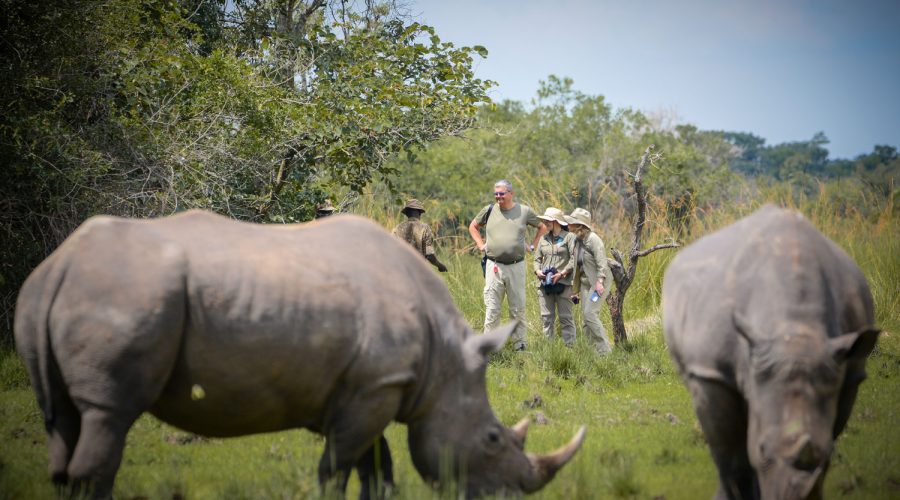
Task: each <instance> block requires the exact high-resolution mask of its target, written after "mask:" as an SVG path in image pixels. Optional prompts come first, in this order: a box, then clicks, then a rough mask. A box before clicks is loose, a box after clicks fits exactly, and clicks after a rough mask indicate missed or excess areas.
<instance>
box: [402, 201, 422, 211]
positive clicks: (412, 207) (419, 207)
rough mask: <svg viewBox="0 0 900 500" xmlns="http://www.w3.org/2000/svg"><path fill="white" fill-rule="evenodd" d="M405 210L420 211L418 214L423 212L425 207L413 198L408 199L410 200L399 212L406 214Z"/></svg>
mask: <svg viewBox="0 0 900 500" xmlns="http://www.w3.org/2000/svg"><path fill="white" fill-rule="evenodd" d="M407 210H418V211H420V212H424V211H425V206H424V205H422V202H421V201H419V200H417V199H415V198H410V199H409V200H408V201H407V202H406V206H405V207H403V210H401V212H403V213H406V212H407Z"/></svg>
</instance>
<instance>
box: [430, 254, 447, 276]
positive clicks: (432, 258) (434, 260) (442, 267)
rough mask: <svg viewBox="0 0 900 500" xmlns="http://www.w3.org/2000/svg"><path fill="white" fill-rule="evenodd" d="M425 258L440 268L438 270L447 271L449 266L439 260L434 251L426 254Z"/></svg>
mask: <svg viewBox="0 0 900 500" xmlns="http://www.w3.org/2000/svg"><path fill="white" fill-rule="evenodd" d="M425 258H426V259H428V262H431V264H432V265H433V266H434V267H436V268H437V269H438V271H440V272H442V273H446V272H447V266H445V265H444V264H442V263H441V261H439V260H438V258H437V256H436V255H434V254H433V253H432V254H428V255H426V256H425Z"/></svg>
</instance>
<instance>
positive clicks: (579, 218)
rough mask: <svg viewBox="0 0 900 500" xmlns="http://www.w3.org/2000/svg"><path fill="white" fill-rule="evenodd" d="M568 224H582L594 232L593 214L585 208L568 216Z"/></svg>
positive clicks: (573, 211)
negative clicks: (592, 224)
mask: <svg viewBox="0 0 900 500" xmlns="http://www.w3.org/2000/svg"><path fill="white" fill-rule="evenodd" d="M566 222H568V223H569V224H581V225H582V226H586V227H587V228H588V229H590V230H591V231H593V230H594V228H593V226H591V213H590V212H588V211H587V210H585V209H583V208H576V209H575V210H572V214H571V215H567V216H566Z"/></svg>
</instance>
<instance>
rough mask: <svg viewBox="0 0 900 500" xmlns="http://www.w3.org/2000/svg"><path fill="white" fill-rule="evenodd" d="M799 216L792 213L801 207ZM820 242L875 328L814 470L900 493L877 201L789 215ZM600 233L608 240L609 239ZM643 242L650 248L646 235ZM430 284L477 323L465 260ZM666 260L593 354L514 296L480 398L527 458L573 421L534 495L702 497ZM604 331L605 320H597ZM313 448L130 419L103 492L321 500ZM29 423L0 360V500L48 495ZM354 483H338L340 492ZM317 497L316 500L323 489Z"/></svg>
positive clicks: (895, 247)
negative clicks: (842, 425)
mask: <svg viewBox="0 0 900 500" xmlns="http://www.w3.org/2000/svg"><path fill="white" fill-rule="evenodd" d="M801 208H802V207H801ZM749 210H750V207H743V208H737V209H735V212H734V213H731V214H714V215H711V216H708V217H706V218H705V219H703V220H702V221H698V223H697V224H696V225H695V228H694V232H695V233H696V234H693V233H692V235H690V236H689V237H688V238H687V239H688V241H690V240H692V239H694V238H696V237H697V236H699V235H700V234H703V233H705V232H708V231H709V230H712V229H714V228H717V227H721V226H723V225H725V224H726V223H728V222H729V221H730V220H733V218H734V217H736V216H738V215H740V214H741V213H747V212H748V211H749ZM804 211H805V213H807V214H810V218H811V220H813V222H814V223H816V225H817V226H818V227H820V228H821V229H822V230H823V232H824V233H825V234H827V235H828V236H829V237H831V238H832V239H834V240H835V241H836V242H838V243H839V244H840V245H841V246H842V247H844V248H845V249H847V251H848V253H850V255H851V256H852V257H853V258H854V259H855V260H856V261H857V262H858V263H859V264H860V267H862V268H863V271H864V272H865V274H866V276H867V277H868V279H869V282H870V285H871V287H872V290H873V295H874V296H875V302H876V314H877V321H878V326H880V327H881V328H882V329H884V330H885V331H884V333H883V334H882V336H881V338H880V340H879V344H878V346H877V347H876V349H875V352H873V354H872V356H871V357H870V359H869V362H868V365H867V368H868V371H869V379H868V380H867V381H866V382H865V383H864V384H863V385H862V387H861V389H860V393H859V398H858V401H857V404H856V406H855V409H854V412H853V416H852V417H851V419H850V423H849V425H848V427H847V429H846V431H845V432H844V433H843V435H842V436H841V438H840V439H839V440H838V443H837V448H836V452H835V454H834V456H833V460H832V466H831V470H830V471H829V474H828V476H827V480H826V483H825V490H826V496H827V497H831V498H834V497H838V496H844V495H846V496H849V497H850V498H866V499H868V498H876V499H877V498H885V499H887V498H897V497H898V496H900V432H898V431H897V429H898V428H900V391H898V390H897V386H898V382H900V305H898V303H900V298H898V289H897V283H900V259H898V258H897V255H900V230H898V223H897V220H896V218H895V217H894V215H893V208H892V207H885V209H884V210H881V212H880V215H877V216H876V217H874V218H873V217H871V216H868V217H863V216H856V215H852V214H851V215H844V216H841V217H836V216H834V215H832V214H830V213H828V212H827V211H824V210H823V209H822V208H821V207H817V206H813V207H812V209H804ZM611 239H614V238H611ZM650 241H653V240H652V239H651V240H650ZM444 251H445V252H446V253H445V254H443V255H441V260H442V261H443V262H446V263H447V264H448V265H449V266H450V269H451V270H450V273H447V274H444V275H442V276H443V277H444V279H445V280H446V282H447V284H448V286H449V288H450V291H451V293H452V295H453V297H454V299H455V300H456V302H457V305H458V306H459V308H460V310H461V311H462V313H463V314H464V315H465V317H466V319H467V320H468V321H469V322H470V324H472V325H473V327H474V328H475V329H476V330H478V329H479V328H480V325H481V322H482V320H483V314H484V309H483V304H482V300H481V286H482V283H483V281H482V278H481V276H480V266H479V263H478V259H477V258H476V257H474V256H471V255H468V254H466V253H463V252H452V251H449V250H448V249H447V248H444ZM671 255H673V252H667V251H663V252H657V253H656V254H653V256H651V257H650V258H648V259H643V260H641V263H640V266H639V268H638V279H636V281H635V283H634V285H633V287H632V289H631V291H630V292H629V296H628V299H627V301H626V308H625V317H626V321H627V323H626V324H627V326H628V329H629V335H630V342H629V343H628V344H627V345H619V346H617V347H616V349H615V350H614V352H613V353H612V354H610V355H608V356H605V357H600V356H597V355H595V354H593V353H592V352H591V350H590V349H589V346H588V345H587V343H586V342H585V340H584V338H583V337H582V336H581V328H580V318H576V320H577V324H578V325H579V329H578V331H579V338H578V340H577V342H576V345H575V347H574V348H573V349H568V348H566V347H565V346H564V345H563V344H562V341H561V340H559V339H554V340H546V339H544V338H543V337H542V335H541V333H540V320H539V315H538V307H537V296H536V292H535V290H534V288H531V287H529V289H528V293H527V301H528V307H527V317H528V322H529V333H528V334H529V350H528V351H527V352H525V353H514V352H512V351H511V350H509V349H508V348H507V349H504V350H502V351H500V352H498V353H496V354H494V355H493V357H492V360H491V365H490V367H489V369H488V378H487V385H488V394H489V396H490V399H491V404H492V406H493V408H494V411H495V413H496V414H497V415H498V417H499V418H500V419H501V420H502V421H503V422H504V423H505V424H507V425H512V424H513V423H515V422H517V421H518V420H519V419H520V418H522V417H524V416H528V417H530V418H531V419H532V420H533V422H534V423H533V425H532V426H531V429H530V432H529V437H528V443H527V449H528V450H529V451H533V452H538V453H542V452H548V451H551V450H553V449H555V448H557V447H558V446H560V445H561V444H563V443H564V442H566V441H567V440H568V439H569V438H570V437H571V436H572V434H573V433H574V432H575V430H576V429H577V428H578V426H580V425H587V427H588V434H587V439H586V441H585V444H584V448H583V449H582V451H581V452H579V454H578V455H576V457H575V458H574V460H573V461H572V463H571V464H569V465H568V466H567V467H566V468H564V469H563V470H562V471H561V472H560V474H559V475H558V476H557V477H556V478H555V479H554V480H553V481H552V482H551V483H550V484H549V485H548V486H547V487H546V488H545V489H544V490H542V491H541V492H540V493H538V494H537V495H535V496H536V497H537V498H548V499H556V498H566V499H568V498H654V497H664V498H666V499H669V500H673V499H693V498H708V497H710V496H712V494H713V493H714V491H715V488H716V485H717V478H716V471H715V467H714V466H713V464H712V461H711V460H710V457H709V453H708V451H707V448H706V445H705V443H704V440H703V436H702V434H701V433H700V431H699V427H698V425H697V423H696V418H695V417H694V414H693V410H692V407H691V403H690V398H689V396H688V393H687V391H686V390H685V388H684V386H683V385H682V384H681V381H680V379H679V378H678V377H677V375H676V374H675V372H674V369H673V367H672V364H671V361H670V360H669V357H668V354H667V352H666V348H665V345H664V343H663V341H662V333H661V327H660V319H659V297H658V291H659V284H660V282H661V280H662V274H663V272H664V269H665V265H666V264H667V263H668V261H669V259H670V258H671ZM602 319H603V321H604V323H605V324H606V326H607V330H609V329H610V322H609V317H608V313H605V316H604V317H603V318H602ZM386 434H387V439H388V441H389V442H390V445H391V447H392V451H393V457H394V462H395V475H396V479H397V483H398V490H397V498H410V499H418V498H452V497H454V496H455V495H453V494H452V492H450V493H447V492H445V493H444V494H443V495H441V494H439V493H437V492H433V491H432V490H430V489H429V488H428V487H427V486H426V485H425V484H424V483H423V482H422V480H421V479H420V478H419V476H418V474H417V473H416V472H415V469H414V468H413V467H412V464H411V462H410V457H409V453H408V450H407V445H406V428H405V427H403V426H401V425H391V426H390V427H389V428H388V429H387V433H386ZM323 443H324V442H323V440H322V439H321V438H320V437H318V436H316V435H314V434H311V433H309V432H306V431H300V430H298V431H289V432H281V433H275V434H265V435H257V436H247V437H243V438H234V439H195V438H194V437H193V436H191V435H188V434H185V433H183V432H181V431H178V430H177V429H174V428H172V427H170V426H168V425H165V424H163V423H161V422H159V421H157V420H156V419H154V418H153V417H151V416H148V415H145V416H143V417H142V418H141V419H140V420H139V421H138V422H137V423H136V425H135V426H134V428H133V429H132V430H131V433H130V434H129V436H128V444H127V446H126V450H125V457H124V460H123V464H122V467H121V469H120V471H119V475H118V478H117V481H116V489H115V494H116V497H118V498H125V499H137V498H148V499H157V498H159V499H162V498H192V499H219V498H223V499H245V498H246V499H250V498H253V499H257V498H271V499H276V498H278V499H292V498H309V497H318V496H320V492H319V488H318V485H317V484H316V480H315V477H316V468H317V464H318V460H319V454H320V453H321V451H322V448H323ZM46 454H47V451H46V437H45V435H44V431H43V426H42V418H41V415H40V412H39V411H38V409H37V405H36V403H35V400H34V396H33V394H32V392H31V389H30V385H29V382H28V380H27V375H26V373H25V370H24V369H23V367H22V364H21V362H20V361H19V359H18V358H17V357H16V355H15V353H14V352H13V351H11V350H10V349H8V348H6V349H5V350H0V500H2V499H23V498H24V499H30V498H52V497H53V496H54V492H53V489H52V487H51V486H50V483H49V480H48V479H47V477H46V467H47V458H46ZM358 489H359V485H358V482H357V481H356V478H355V477H354V478H352V479H351V482H350V488H349V492H348V495H349V496H350V497H351V498H352V497H355V496H356V495H357V492H358ZM326 496H327V495H326Z"/></svg>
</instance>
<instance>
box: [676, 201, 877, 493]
mask: <svg viewBox="0 0 900 500" xmlns="http://www.w3.org/2000/svg"><path fill="white" fill-rule="evenodd" d="M662 309H663V329H664V334H665V339H666V344H667V345H668V348H669V352H670V355H671V357H672V359H673V360H674V362H675V365H676V367H677V369H678V371H679V373H680V375H681V377H682V379H683V381H684V383H685V385H686V386H687V388H688V390H689V392H690V394H691V398H692V400H693V405H694V410H695V411H696V414H697V418H698V420H699V422H700V426H701V428H702V429H703V433H704V435H705V437H706V441H707V443H708V444H709V448H710V451H711V454H712V457H713V460H714V462H715V464H716V467H717V468H718V473H719V487H718V490H717V492H716V495H715V498H735V499H736V498H741V499H749V498H760V497H761V498H767V499H799V498H821V496H822V484H823V481H824V477H825V473H826V471H827V469H828V465H829V460H830V457H831V454H832V451H833V449H834V441H835V439H837V437H838V435H840V433H841V431H843V429H844V427H845V426H846V425H847V420H848V418H849V417H850V412H851V410H852V408H853V403H854V401H855V399H856V393H857V388H858V387H859V384H860V382H862V381H863V380H864V379H865V378H866V371H865V361H866V357H867V356H868V354H869V353H870V352H871V351H872V349H873V348H874V346H875V343H876V340H877V338H878V333H879V331H878V330H877V329H875V328H874V327H873V325H874V323H875V318H874V312H873V309H874V307H873V302H872V295H871V293H870V291H869V287H868V284H867V283H866V279H865V277H864V276H863V273H862V272H861V271H860V269H859V268H858V267H857V266H856V264H855V263H854V262H853V260H851V258H850V257H849V256H847V254H846V253H844V251H843V250H841V249H840V247H838V246H837V245H836V244H835V243H833V242H832V241H830V240H829V239H828V238H826V237H825V236H824V235H822V234H821V233H820V232H819V231H818V230H816V228H815V227H813V225H812V224H810V223H809V222H808V221H807V220H806V219H804V218H803V216H802V215H800V214H799V213H797V212H794V211H790V210H784V209H780V208H777V207H775V206H773V205H766V206H764V207H762V208H761V209H759V210H758V211H756V212H754V213H753V214H751V215H749V216H748V217H745V218H743V219H741V220H739V221H738V222H736V223H734V224H732V225H730V226H728V227H726V228H724V229H721V230H719V231H717V232H715V233H712V234H710V235H707V236H705V237H703V238H700V239H699V240H697V241H696V242H694V243H693V244H691V245H689V246H688V247H686V248H685V249H684V250H682V251H681V252H679V254H678V255H677V256H676V257H675V258H674V259H673V260H672V262H671V264H670V265H669V267H668V269H667V270H666V273H665V276H664V279H663V293H662Z"/></svg>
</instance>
